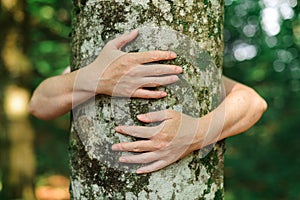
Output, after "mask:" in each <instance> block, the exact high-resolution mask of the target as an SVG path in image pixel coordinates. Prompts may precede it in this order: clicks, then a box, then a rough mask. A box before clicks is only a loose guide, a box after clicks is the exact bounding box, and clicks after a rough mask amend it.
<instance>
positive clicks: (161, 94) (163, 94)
mask: <svg viewBox="0 0 300 200" xmlns="http://www.w3.org/2000/svg"><path fill="white" fill-rule="evenodd" d="M167 95H168V94H167V93H166V92H161V93H160V96H161V97H165V96H167Z"/></svg>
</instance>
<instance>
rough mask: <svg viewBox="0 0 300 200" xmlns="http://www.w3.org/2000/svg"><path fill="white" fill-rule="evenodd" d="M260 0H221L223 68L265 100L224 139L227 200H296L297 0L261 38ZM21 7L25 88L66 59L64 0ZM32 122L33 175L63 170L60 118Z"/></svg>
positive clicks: (64, 136)
mask: <svg viewBox="0 0 300 200" xmlns="http://www.w3.org/2000/svg"><path fill="white" fill-rule="evenodd" d="M262 2H267V1H254V0H251V1H249V0H225V4H226V10H225V11H226V13H225V16H226V19H225V28H226V30H225V41H226V48H225V56H224V74H225V75H227V76H229V77H231V78H233V79H235V80H238V81H240V82H242V83H245V84H247V85H249V86H251V87H254V88H255V89H256V90H257V91H258V92H259V93H260V94H261V95H262V96H263V97H264V98H265V99H266V100H267V102H268V106H269V109H268V111H267V112H266V113H265V115H264V117H263V119H262V120H261V121H260V122H259V123H258V124H257V125H256V126H255V127H253V128H251V129H250V130H249V131H247V133H245V134H243V135H240V136H236V137H234V138H231V139H228V140H227V152H226V162H225V172H226V173H225V179H226V180H225V190H226V195H225V198H226V199H227V200H237V199H243V200H247V199H249V200H250V199H251V200H252V199H300V192H299V188H300V182H299V179H300V172H299V166H300V157H299V156H298V154H299V152H300V147H299V144H298V143H299V141H300V134H299V130H300V124H299V122H298V121H299V113H300V104H299V102H300V92H299V90H300V67H299V65H300V61H299V55H300V52H299V51H300V50H299V49H300V12H299V11H300V5H299V2H298V5H297V6H296V7H294V9H293V10H294V17H293V18H292V19H283V18H282V19H281V20H280V32H279V33H278V34H276V35H274V36H268V35H267V34H266V32H265V31H264V29H263V27H262V25H261V24H262V23H261V20H262V9H263V7H264V6H263V5H264V4H263V3H262ZM271 2H273V3H274V2H278V1H275V0H271ZM286 2H296V3H297V1H295V0H294V1H293V0H290V1H286ZM27 12H28V14H29V16H30V20H29V29H30V43H29V46H28V53H29V56H30V60H31V62H32V64H33V69H34V71H33V74H32V77H33V78H32V79H31V80H29V81H30V84H29V85H31V87H32V90H33V88H35V87H36V86H37V85H38V83H39V82H41V81H42V80H43V79H45V78H46V77H49V76H53V75H56V74H60V73H61V71H63V69H64V68H65V67H66V66H68V65H69V55H70V48H69V35H70V30H71V27H70V23H71V22H70V13H71V1H70V0H68V1H59V0H27ZM0 17H1V21H2V15H0ZM238 48H240V49H243V48H244V50H245V48H246V50H247V48H248V51H246V52H248V55H243V54H242V55H236V56H237V58H238V59H239V60H240V61H238V60H237V58H236V57H235V53H238V51H237V49H238ZM249 49H250V50H249ZM253 51H255V52H254V54H253V55H251V52H252V53H253ZM249 52H250V53H249ZM240 53H243V52H242V50H241V52H240ZM243 56H244V57H243ZM245 56H246V58H247V59H245V60H243V59H244V58H245ZM247 56H248V57H247ZM0 71H1V72H2V71H4V69H2V68H1V69H0ZM3 73H4V72H3ZM0 82H4V79H3V80H2V79H1V80H0ZM1 101H2V99H1V100H0V102H1ZM32 122H33V125H34V127H35V132H36V133H37V134H36V140H35V141H36V156H37V176H41V175H43V174H47V173H57V172H59V173H67V172H68V165H67V162H68V158H67V146H68V130H67V129H68V123H69V122H68V116H65V117H62V118H59V119H57V120H54V121H51V122H41V121H39V120H36V119H32ZM0 126H2V124H1V125H0ZM1 129H2V128H1ZM0 176H1V175H0ZM0 179H1V177H0ZM0 187H1V183H0Z"/></svg>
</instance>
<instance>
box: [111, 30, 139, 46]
mask: <svg viewBox="0 0 300 200" xmlns="http://www.w3.org/2000/svg"><path fill="white" fill-rule="evenodd" d="M138 34H139V32H138V30H133V31H131V32H129V33H124V34H123V35H120V36H119V37H117V38H115V39H113V40H111V41H110V42H109V43H108V45H112V46H113V47H115V48H116V49H121V48H122V47H123V46H124V45H126V44H127V43H129V42H131V41H132V40H134V38H136V37H137V35H138Z"/></svg>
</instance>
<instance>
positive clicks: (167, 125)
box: [112, 77, 267, 173]
mask: <svg viewBox="0 0 300 200" xmlns="http://www.w3.org/2000/svg"><path fill="white" fill-rule="evenodd" d="M223 82H224V86H225V90H226V97H225V99H224V101H223V102H222V103H221V104H220V105H219V106H218V107H217V108H216V109H215V110H213V111H212V112H210V113H209V114H207V115H205V116H203V117H201V118H192V117H190V116H187V115H185V114H182V113H179V112H177V111H174V110H164V111H158V112H152V113H147V114H143V115H139V116H138V119H139V120H140V121H143V122H147V123H151V122H158V121H160V122H162V123H161V124H160V125H158V126H155V127H139V126H119V127H116V131H117V132H119V133H122V134H126V135H131V136H134V137H139V138H145V139H146V140H141V141H137V142H129V143H119V144H115V145H113V146H112V149H113V150H116V151H131V152H146V153H141V154H139V155H133V156H124V157H121V158H120V162H126V163H152V162H153V163H152V164H149V165H147V166H145V167H142V168H140V169H138V171H137V173H148V172H152V171H156V170H159V169H161V168H163V167H165V166H167V165H169V164H171V163H173V162H175V161H177V160H178V159H181V158H183V157H184V156H186V155H187V154H189V153H190V152H192V151H194V150H197V149H201V148H203V147H205V146H207V145H209V144H212V143H215V142H217V141H220V140H222V139H224V138H227V137H230V136H233V135H236V134H239V133H241V132H243V131H245V130H247V129H248V128H250V127H251V126H253V125H254V124H255V123H256V122H257V121H258V120H259V118H260V117H261V116H262V114H263V113H264V111H265V110H266V108H267V104H266V102H265V101H264V99H262V98H261V97H260V96H259V95H258V94H257V93H256V92H255V91H254V90H253V89H251V88H249V87H247V86H245V85H243V84H240V83H237V82H235V81H233V80H231V79H229V78H226V77H223Z"/></svg>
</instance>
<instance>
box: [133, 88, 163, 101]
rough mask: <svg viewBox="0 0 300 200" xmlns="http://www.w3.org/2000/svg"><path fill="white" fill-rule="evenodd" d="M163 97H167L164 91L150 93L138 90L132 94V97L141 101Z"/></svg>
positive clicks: (145, 90) (150, 91)
mask: <svg viewBox="0 0 300 200" xmlns="http://www.w3.org/2000/svg"><path fill="white" fill-rule="evenodd" d="M165 96H167V93H166V92H164V91H152V90H147V89H138V90H136V91H135V92H134V93H133V94H132V97H135V98H142V99H159V98H163V97H165Z"/></svg>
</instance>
